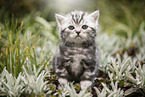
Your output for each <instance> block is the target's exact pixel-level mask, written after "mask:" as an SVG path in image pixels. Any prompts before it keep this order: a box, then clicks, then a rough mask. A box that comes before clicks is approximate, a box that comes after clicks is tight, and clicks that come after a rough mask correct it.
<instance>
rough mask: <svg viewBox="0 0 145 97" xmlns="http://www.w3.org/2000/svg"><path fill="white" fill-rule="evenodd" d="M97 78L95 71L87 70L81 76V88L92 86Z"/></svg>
mask: <svg viewBox="0 0 145 97" xmlns="http://www.w3.org/2000/svg"><path fill="white" fill-rule="evenodd" d="M94 78H95V71H93V72H90V71H85V72H84V74H83V75H82V76H81V81H80V85H81V89H84V88H88V87H91V86H92V84H93V81H94Z"/></svg>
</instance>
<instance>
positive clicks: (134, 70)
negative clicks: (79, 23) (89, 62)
mask: <svg viewBox="0 0 145 97" xmlns="http://www.w3.org/2000/svg"><path fill="white" fill-rule="evenodd" d="M74 10H81V11H86V12H89V13H91V12H93V11H95V10H99V11H100V17H99V31H98V37H97V39H96V41H97V43H98V45H97V46H98V48H99V53H100V54H99V57H100V60H99V61H100V63H99V70H100V71H101V72H100V73H99V74H98V77H100V79H96V81H95V83H94V86H95V87H97V88H98V89H99V90H98V91H100V90H102V92H101V91H100V93H101V94H99V93H98V92H94V94H92V95H94V97H96V93H97V95H111V96H112V95H116V93H117V94H118V96H114V97H122V96H123V95H129V94H128V92H130V93H133V92H136V91H137V90H138V89H143V90H144V91H145V87H144V86H145V72H144V71H145V65H144V64H145V0H0V96H1V95H5V96H12V97H19V96H20V95H22V97H29V96H30V97H34V95H35V97H36V96H37V95H39V94H40V95H41V94H42V95H47V93H48V96H50V95H56V97H57V96H58V95H59V94H61V93H62V94H63V92H64V94H66V92H65V91H62V90H59V89H58V88H57V86H58V81H57V76H56V75H55V73H54V70H53V68H52V59H53V55H54V54H55V52H56V48H57V45H58V43H59V35H58V29H57V24H56V21H55V13H58V14H62V15H65V14H66V13H69V12H70V11H74ZM137 63H138V64H137ZM120 68H122V69H120ZM126 68H127V69H126ZM108 75H109V76H108ZM112 79H113V81H114V82H115V85H114V84H112V83H113V81H112ZM102 82H104V83H106V84H107V86H108V87H112V89H115V90H112V89H111V90H110V91H111V92H110V91H109V92H107V91H106V90H107V89H106V86H104V85H102V84H101V83H102ZM17 83H18V84H17ZM37 84H39V85H37ZM103 87H104V88H105V89H106V90H104V88H103ZM113 87H115V88H113ZM102 88H103V89H102ZM75 89H76V90H77V89H78V90H77V91H79V89H80V88H76V87H75ZM109 89H110V88H109ZM127 89H128V90H129V89H130V90H129V91H127ZM72 90H74V89H72ZM60 91H61V92H60ZM103 91H105V92H103ZM116 91H117V92H116ZM126 91H127V93H126ZM46 92H47V93H46ZM88 92H89V91H88ZM73 93H76V92H74V91H73ZM82 93H83V92H82ZM89 93H90V92H89ZM139 93H140V92H139ZM70 94H72V93H70ZM27 95H29V96H27ZM75 95H76V94H75ZM120 95H122V96H120ZM137 95H144V94H142V92H141V93H140V94H138V92H137ZM38 97H39V96H38ZM41 97H45V96H41ZM54 97H55V96H54ZM64 97H65V96H64ZM72 97H74V96H72ZM100 97H105V96H100ZM129 97H131V96H129ZM132 97H134V96H132ZM142 97H143V96H142Z"/></svg>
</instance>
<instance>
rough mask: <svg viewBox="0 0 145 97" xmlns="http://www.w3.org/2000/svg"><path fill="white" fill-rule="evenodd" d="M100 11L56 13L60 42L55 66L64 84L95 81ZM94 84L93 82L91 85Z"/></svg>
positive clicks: (83, 83) (82, 84) (82, 85)
mask: <svg viewBox="0 0 145 97" xmlns="http://www.w3.org/2000/svg"><path fill="white" fill-rule="evenodd" d="M98 17H99V12H98V11H95V12H94V13H92V14H88V13H87V12H82V11H74V12H71V13H69V14H67V15H66V16H62V15H58V14H56V21H57V24H58V27H59V34H60V39H61V41H60V44H59V45H58V50H57V53H56V56H55V61H54V65H55V66H54V67H55V70H56V74H57V75H58V77H59V81H60V83H61V84H65V83H64V82H66V80H67V81H69V82H72V81H74V82H80V84H81V87H82V88H83V87H84V85H86V82H89V83H92V82H93V80H94V79H95V76H96V73H97V70H98V59H97V56H98V53H97V52H98V50H97V46H96V43H95V38H96V35H97V25H98ZM89 85H91V84H89Z"/></svg>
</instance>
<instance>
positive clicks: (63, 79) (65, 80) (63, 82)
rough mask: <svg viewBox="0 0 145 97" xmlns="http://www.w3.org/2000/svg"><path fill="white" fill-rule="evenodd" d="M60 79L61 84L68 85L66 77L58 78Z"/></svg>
mask: <svg viewBox="0 0 145 97" xmlns="http://www.w3.org/2000/svg"><path fill="white" fill-rule="evenodd" d="M58 81H59V83H60V84H61V85H66V84H67V83H68V81H67V79H65V78H58Z"/></svg>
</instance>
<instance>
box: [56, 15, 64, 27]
mask: <svg viewBox="0 0 145 97" xmlns="http://www.w3.org/2000/svg"><path fill="white" fill-rule="evenodd" d="M55 18H56V22H57V24H58V26H61V25H62V21H63V20H64V19H65V17H64V16H62V15H59V14H55Z"/></svg>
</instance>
